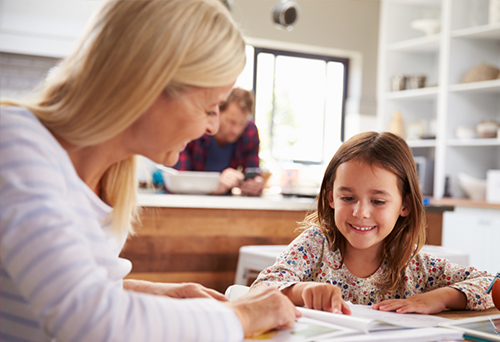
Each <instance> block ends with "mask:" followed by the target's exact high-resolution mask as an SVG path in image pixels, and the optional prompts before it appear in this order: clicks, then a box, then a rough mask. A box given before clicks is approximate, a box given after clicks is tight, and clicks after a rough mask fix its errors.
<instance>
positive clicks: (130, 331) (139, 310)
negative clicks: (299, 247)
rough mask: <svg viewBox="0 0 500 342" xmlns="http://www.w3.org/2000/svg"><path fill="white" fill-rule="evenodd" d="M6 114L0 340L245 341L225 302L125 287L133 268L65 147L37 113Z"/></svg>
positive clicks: (1, 166) (0, 122)
mask: <svg viewBox="0 0 500 342" xmlns="http://www.w3.org/2000/svg"><path fill="white" fill-rule="evenodd" d="M3 111H4V110H2V113H0V115H1V116H0V261H1V265H0V300H1V302H2V305H0V325H1V327H2V331H1V333H0V334H1V336H0V340H2V341H22V340H25V341H44V340H48V339H52V338H55V339H56V340H57V341H75V342H76V341H239V340H241V339H242V338H243V333H242V328H241V324H240V323H239V321H238V319H237V317H236V315H235V314H234V312H233V311H232V310H230V309H228V308H226V307H225V306H224V305H223V304H221V303H219V302H217V301H216V300H213V299H171V298H167V297H159V296H152V295H147V294H140V293H135V292H131V291H126V290H123V287H122V283H121V280H122V278H123V276H125V275H126V273H127V272H128V271H129V268H128V269H127V267H125V268H124V266H123V260H121V259H120V258H118V257H117V255H116V252H113V248H111V247H110V246H109V244H108V242H107V240H106V237H105V235H104V233H103V231H102V228H101V226H100V222H99V221H98V220H96V219H95V218H94V217H93V216H92V215H93V213H92V211H91V206H89V205H88V203H86V202H85V199H86V196H84V195H82V192H81V184H79V178H78V177H77V175H76V173H75V171H74V169H72V164H71V162H70V160H69V158H68V156H67V154H66V153H65V151H64V150H63V149H62V148H61V147H60V145H59V144H58V143H57V141H56V140H55V139H54V138H53V137H52V135H51V134H50V133H48V131H47V130H46V129H45V128H44V127H43V126H42V125H41V124H40V123H39V122H38V120H37V119H36V118H34V117H33V116H32V115H29V113H28V114H26V112H19V113H14V114H12V113H10V114H9V115H7V114H6V113H4V112H3ZM89 210H90V211H89ZM124 269H127V270H126V272H124V271H123V270H124Z"/></svg>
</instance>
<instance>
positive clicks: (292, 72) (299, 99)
mask: <svg viewBox="0 0 500 342" xmlns="http://www.w3.org/2000/svg"><path fill="white" fill-rule="evenodd" d="M348 65H349V60H348V59H346V58H336V57H331V56H321V55H313V54H305V53H295V52H290V51H283V50H273V49H264V48H254V47H252V46H247V66H246V68H245V70H244V72H243V73H242V76H241V77H240V78H239V79H238V82H237V84H238V86H241V87H243V88H246V89H254V91H255V100H256V104H255V122H256V125H257V127H258V129H259V135H260V139H261V147H260V154H259V155H260V158H261V160H263V161H264V162H265V161H267V160H275V161H278V162H284V161H293V162H296V163H303V164H322V163H324V162H328V161H329V160H330V158H331V156H332V154H328V153H326V155H328V157H327V158H328V160H326V161H325V160H324V159H325V148H328V146H329V145H332V144H333V145H335V149H333V151H334V150H336V148H337V147H338V145H340V143H341V142H342V140H343V118H344V111H345V109H344V108H345V100H346V96H347V94H346V89H347V71H348ZM329 150H331V149H329Z"/></svg>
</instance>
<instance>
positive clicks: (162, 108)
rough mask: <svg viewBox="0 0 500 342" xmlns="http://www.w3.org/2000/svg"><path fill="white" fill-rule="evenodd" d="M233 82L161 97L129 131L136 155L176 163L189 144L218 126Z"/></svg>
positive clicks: (213, 132) (128, 140)
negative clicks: (223, 104)
mask: <svg viewBox="0 0 500 342" xmlns="http://www.w3.org/2000/svg"><path fill="white" fill-rule="evenodd" d="M233 85H234V83H231V84H228V85H227V86H223V87H213V88H190V89H187V90H186V91H184V92H182V93H181V94H178V95H173V96H170V97H167V96H166V95H164V94H161V95H160V96H158V98H157V99H156V100H155V101H154V102H153V104H152V105H151V107H149V108H148V109H147V110H146V111H145V112H144V113H143V114H142V115H141V116H140V117H139V118H138V119H137V120H136V121H135V122H134V123H133V124H132V125H131V126H130V127H129V128H128V129H127V130H126V131H127V132H128V133H129V134H127V136H128V137H127V142H126V143H127V144H128V146H129V148H130V149H131V150H132V151H133V154H140V155H143V156H145V157H147V158H149V159H151V160H153V161H154V162H156V163H159V164H163V165H167V166H173V165H175V164H176V163H177V160H178V159H179V153H180V152H181V151H182V150H184V148H185V147H186V145H187V144H188V143H189V142H190V141H192V140H195V139H197V138H199V137H201V136H202V135H203V134H204V133H208V134H212V135H213V134H215V133H217V131H218V129H219V104H220V103H222V102H224V101H225V100H226V99H227V97H228V95H229V92H230V91H231V89H232V87H233Z"/></svg>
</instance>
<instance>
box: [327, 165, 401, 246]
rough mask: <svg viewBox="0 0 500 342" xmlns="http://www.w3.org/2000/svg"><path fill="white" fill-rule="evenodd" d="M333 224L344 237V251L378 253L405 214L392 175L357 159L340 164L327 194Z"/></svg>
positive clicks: (395, 179)
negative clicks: (331, 210)
mask: <svg viewBox="0 0 500 342" xmlns="http://www.w3.org/2000/svg"><path fill="white" fill-rule="evenodd" d="M329 202H330V207H331V208H333V209H334V210H335V224H336V226H337V228H338V229H339V231H340V232H341V233H342V235H343V236H344V237H345V238H346V240H347V246H346V253H350V252H354V251H361V250H364V251H371V252H376V253H377V254H378V253H380V251H381V248H382V241H383V240H384V239H385V238H386V237H387V236H388V235H389V234H390V233H391V232H392V230H393V228H394V226H395V224H396V221H397V220H398V218H399V216H407V215H408V213H409V209H408V208H407V207H406V206H405V204H404V203H403V198H402V196H401V191H400V190H399V188H398V178H397V176H396V175H395V174H393V173H392V172H390V171H387V170H386V169H383V168H381V167H380V166H377V165H370V164H367V163H364V162H359V161H348V162H345V163H342V164H341V165H340V166H339V167H338V168H337V172H336V175H335V181H334V183H333V190H332V191H330V193H329Z"/></svg>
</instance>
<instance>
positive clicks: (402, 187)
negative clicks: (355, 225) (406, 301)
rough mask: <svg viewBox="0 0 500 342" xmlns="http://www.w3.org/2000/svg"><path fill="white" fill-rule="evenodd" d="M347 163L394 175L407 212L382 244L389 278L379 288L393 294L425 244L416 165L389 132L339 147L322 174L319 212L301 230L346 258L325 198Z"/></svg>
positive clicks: (366, 134) (359, 136)
mask: <svg viewBox="0 0 500 342" xmlns="http://www.w3.org/2000/svg"><path fill="white" fill-rule="evenodd" d="M348 161H360V162H363V163H366V164H368V165H373V166H378V167H381V168H383V169H385V170H387V171H389V172H392V173H393V174H394V175H396V176H397V178H398V189H399V191H400V192H401V196H402V198H403V202H404V203H406V205H407V206H408V207H409V209H410V213H409V215H408V216H405V217H403V216H400V217H399V218H398V220H397V222H396V225H395V226H394V229H393V230H392V232H391V233H390V234H389V235H388V236H387V237H386V238H385V239H384V242H383V253H384V255H383V257H384V259H385V260H386V261H387V263H388V274H387V277H386V278H385V279H384V281H383V282H382V283H381V284H379V286H380V288H381V289H383V290H385V291H389V292H392V291H394V290H395V289H398V288H400V287H401V286H402V285H403V283H404V274H405V270H406V267H407V265H408V263H409V262H410V261H411V259H412V256H413V255H415V254H416V253H417V252H418V251H419V250H420V249H421V248H422V246H423V245H424V243H425V212H424V207H423V201H422V193H421V192H420V187H419V184H418V176H417V170H416V166H415V162H414V160H413V157H412V154H411V151H410V148H409V147H408V145H407V144H406V142H405V141H404V140H403V139H401V138H400V137H398V136H396V135H394V134H392V133H388V132H383V133H377V132H364V133H360V134H357V135H355V136H353V137H352V138H350V139H349V140H348V141H346V142H345V143H344V144H342V146H340V148H339V150H338V151H337V152H336V153H335V155H334V156H333V158H332V160H331V161H330V164H328V167H327V169H326V171H325V175H324V177H323V182H322V184H321V189H320V193H319V195H318V210H317V211H316V212H314V213H312V214H310V215H308V216H307V217H306V218H305V220H304V221H303V222H301V226H302V227H303V228H308V227H310V226H312V225H313V226H317V227H319V228H320V229H321V230H322V231H323V233H324V234H325V237H326V239H327V241H328V243H329V246H330V248H331V249H332V250H337V249H339V250H340V252H341V254H342V258H344V257H345V244H346V243H347V242H346V239H345V237H344V236H343V235H342V233H341V232H340V231H339V229H338V228H337V225H336V224H335V210H334V209H332V208H331V207H330V201H329V198H328V194H329V192H331V191H332V189H333V183H334V181H335V175H336V173H337V169H338V167H339V166H340V165H341V164H343V163H345V162H348Z"/></svg>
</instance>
